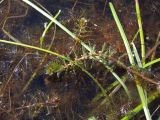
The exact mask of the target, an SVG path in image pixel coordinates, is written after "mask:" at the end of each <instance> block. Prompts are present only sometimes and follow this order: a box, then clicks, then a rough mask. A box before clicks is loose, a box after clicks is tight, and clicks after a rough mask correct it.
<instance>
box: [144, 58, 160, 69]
mask: <svg viewBox="0 0 160 120" xmlns="http://www.w3.org/2000/svg"><path fill="white" fill-rule="evenodd" d="M158 62H160V58H157V59H155V60H152V61H150V62H148V63H146V64H145V65H144V66H143V68H146V67H149V66H151V65H153V64H155V63H158Z"/></svg>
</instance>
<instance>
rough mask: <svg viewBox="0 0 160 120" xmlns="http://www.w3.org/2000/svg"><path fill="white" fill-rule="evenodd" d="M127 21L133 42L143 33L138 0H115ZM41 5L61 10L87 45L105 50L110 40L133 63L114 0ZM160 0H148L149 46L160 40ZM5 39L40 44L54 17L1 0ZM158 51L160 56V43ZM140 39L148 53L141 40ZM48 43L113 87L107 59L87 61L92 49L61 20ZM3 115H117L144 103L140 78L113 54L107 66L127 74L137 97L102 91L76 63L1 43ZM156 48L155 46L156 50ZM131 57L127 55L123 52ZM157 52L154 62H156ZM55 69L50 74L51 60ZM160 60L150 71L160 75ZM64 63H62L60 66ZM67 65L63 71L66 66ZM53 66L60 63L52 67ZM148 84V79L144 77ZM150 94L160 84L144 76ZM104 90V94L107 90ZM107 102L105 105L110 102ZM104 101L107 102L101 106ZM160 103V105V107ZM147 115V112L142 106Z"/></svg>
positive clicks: (55, 119)
mask: <svg viewBox="0 0 160 120" xmlns="http://www.w3.org/2000/svg"><path fill="white" fill-rule="evenodd" d="M111 2H112V3H113V4H114V7H115V9H116V11H117V14H118V16H119V19H120V21H121V23H122V25H123V27H124V30H125V32H126V35H127V37H128V40H129V42H131V41H132V39H133V37H134V36H135V34H136V32H137V31H138V24H137V17H136V11H135V3H134V1H129V0H118V1H117V0H111ZM34 3H35V4H36V5H38V6H40V7H42V6H43V7H44V8H46V9H47V10H48V12H49V14H52V15H53V16H54V15H55V14H56V13H57V12H58V10H61V13H60V15H59V16H58V17H57V20H58V21H60V23H62V24H63V25H64V26H66V27H67V28H68V29H69V30H71V31H72V32H73V33H74V34H75V35H77V36H78V37H79V38H80V39H81V40H82V41H83V42H84V43H86V44H88V45H91V46H95V50H96V51H97V52H98V51H100V50H101V49H102V46H103V45H104V43H106V46H107V52H108V53H107V54H109V53H110V55H111V56H112V57H113V58H115V59H116V60H118V59H119V60H121V62H122V63H124V64H125V65H126V66H129V61H128V58H127V56H126V55H125V53H126V50H125V47H124V44H123V41H122V38H121V36H120V33H119V31H118V29H117V26H116V23H115V21H114V19H113V16H112V14H111V11H110V9H109V5H108V1H106V0H86V1H84V0H65V1H64V0H45V1H44V0H36V1H35V0H34ZM159 7H160V1H158V0H142V1H140V8H141V15H142V20H143V29H144V34H145V41H146V43H145V44H146V51H147V52H148V51H150V50H151V49H152V48H154V47H155V46H156V45H155V44H156V40H157V36H158V34H159V32H160V29H159V28H160V9H159ZM0 21H1V22H0V27H1V29H0V39H5V40H9V41H14V42H20V43H25V44H29V45H33V46H37V47H40V37H41V35H42V33H43V31H44V29H45V25H46V24H48V23H49V22H50V21H49V20H48V19H47V18H45V17H44V16H43V15H41V14H40V13H38V12H37V11H36V10H34V9H33V8H31V7H30V6H28V5H27V4H25V3H23V2H21V1H18V0H12V1H10V0H5V1H2V2H1V3H0ZM157 43H158V45H157V47H155V49H154V50H153V51H154V54H152V57H153V56H154V58H158V57H160V47H159V42H157ZM135 45H136V46H137V48H138V50H139V51H140V49H139V48H140V43H139V38H137V39H136V40H135ZM42 48H44V49H50V50H51V51H54V52H56V53H59V54H61V55H64V56H68V57H69V58H71V59H72V60H74V59H77V61H78V60H79V61H78V62H79V64H80V65H81V66H83V67H84V68H85V69H86V70H87V71H88V72H89V73H90V74H91V75H93V77H95V78H96V79H97V80H98V82H99V83H100V84H101V85H102V86H103V87H104V88H107V89H108V86H110V85H111V83H113V82H114V81H116V79H115V78H114V77H113V75H112V74H111V73H110V72H109V70H106V68H105V67H104V66H103V65H102V64H101V63H99V62H97V61H93V60H89V59H84V58H82V55H84V54H85V52H86V51H85V50H83V49H84V48H82V47H81V45H80V44H79V43H78V42H75V41H73V39H72V38H71V37H69V36H68V35H67V34H66V33H65V32H64V31H63V30H61V29H60V28H59V27H57V26H55V25H54V24H53V25H52V26H51V27H50V28H49V30H48V31H47V33H46V35H45V37H44V42H43V46H42ZM0 50H1V51H0V119H4V120H13V119H18V120H84V119H88V118H89V117H91V116H94V117H95V118H96V119H97V120H106V119H107V120H117V119H120V118H122V117H123V116H124V115H125V114H126V113H127V112H128V111H130V110H132V109H133V108H134V107H136V106H137V105H138V104H139V103H140V99H139V96H138V92H137V90H136V86H135V81H134V80H133V78H132V75H131V74H130V73H129V72H128V71H127V69H125V68H123V67H121V66H119V65H117V64H116V63H114V62H113V61H110V60H107V59H106V61H107V64H108V65H109V66H111V68H112V69H113V70H114V71H115V72H116V73H117V74H118V75H119V76H120V77H123V76H124V75H126V76H127V82H126V84H127V86H128V88H129V91H130V92H131V99H128V97H127V94H126V93H125V92H124V90H123V89H122V88H119V89H118V90H117V91H115V92H114V91H113V90H115V89H114V87H112V89H109V90H107V94H109V95H110V97H109V98H108V97H106V98H105V97H100V98H99V99H98V100H97V101H96V100H95V99H96V98H97V96H99V94H100V93H101V90H100V88H99V87H98V86H97V84H96V83H95V82H94V80H93V79H92V78H91V77H89V76H88V75H87V74H86V73H85V72H84V71H82V70H81V69H80V68H78V67H77V66H75V65H72V64H71V63H69V62H68V61H65V60H62V59H60V58H58V57H56V56H53V55H50V54H46V53H42V52H40V51H36V50H32V49H29V48H24V47H20V46H14V45H9V44H4V43H0ZM148 53H149V52H148ZM122 56H123V57H122ZM150 59H151V57H150V56H149V57H148V58H147V60H148V61H149V60H150ZM52 65H53V66H54V68H53V69H56V70H57V71H56V70H54V73H51V74H46V70H50V68H49V67H50V66H51V67H52ZM159 65H160V63H157V64H155V65H153V66H152V68H151V69H150V71H148V70H146V73H147V77H149V78H153V79H155V80H156V81H157V82H158V80H160V79H159V77H160V67H159ZM55 66H56V67H55ZM62 66H63V69H61V70H59V68H60V67H62ZM51 69H52V68H51ZM146 73H144V74H146ZM142 83H143V81H142ZM143 87H144V88H145V89H146V90H147V91H148V92H149V93H150V94H151V93H152V92H154V91H155V90H156V89H155V85H153V84H150V83H148V82H146V81H145V82H144V86H143ZM101 96H102V95H101ZM104 99H105V100H106V101H105V104H103V102H104ZM101 104H102V105H101ZM159 104H160V103H159V99H158V98H157V99H156V100H155V101H154V102H152V104H151V105H150V111H151V113H153V112H154V114H153V119H157V118H158V117H159V118H160V116H159V115H158V114H160V109H159V108H158V106H159ZM156 109H157V110H156ZM136 117H138V118H139V119H144V118H145V116H144V113H143V112H139V113H138V114H137V116H135V119H136Z"/></svg>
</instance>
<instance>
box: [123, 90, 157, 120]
mask: <svg viewBox="0 0 160 120" xmlns="http://www.w3.org/2000/svg"><path fill="white" fill-rule="evenodd" d="M158 97H160V93H159V91H156V92H154V93H152V95H151V96H150V97H148V103H151V102H152V101H154V100H155V99H156V98H158ZM142 108H143V105H142V104H140V105H138V106H137V107H135V108H134V109H133V110H131V111H129V112H128V113H127V115H125V116H124V117H123V118H122V119H121V120H129V119H131V118H132V117H134V116H135V115H136V114H137V113H139V112H140V111H141V110H142Z"/></svg>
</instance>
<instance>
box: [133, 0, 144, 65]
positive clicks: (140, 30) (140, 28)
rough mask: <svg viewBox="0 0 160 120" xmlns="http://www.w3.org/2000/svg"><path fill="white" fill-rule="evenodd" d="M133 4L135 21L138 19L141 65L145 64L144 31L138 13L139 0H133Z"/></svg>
mask: <svg viewBox="0 0 160 120" xmlns="http://www.w3.org/2000/svg"><path fill="white" fill-rule="evenodd" d="M135 6H136V13H137V21H138V26H139V32H140V40H141V56H142V65H145V43H144V33H143V28H142V19H141V13H140V8H139V2H138V0H135Z"/></svg>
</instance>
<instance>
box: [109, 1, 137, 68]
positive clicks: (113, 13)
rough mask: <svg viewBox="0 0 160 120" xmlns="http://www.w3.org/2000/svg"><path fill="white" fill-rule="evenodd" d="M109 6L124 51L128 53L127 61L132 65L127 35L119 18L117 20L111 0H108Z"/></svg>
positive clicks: (132, 59) (132, 60)
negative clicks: (109, 0)
mask: <svg viewBox="0 0 160 120" xmlns="http://www.w3.org/2000/svg"><path fill="white" fill-rule="evenodd" d="M109 7H110V9H111V12H112V15H113V17H114V20H115V22H116V24H117V27H118V29H119V32H120V34H121V37H122V40H123V43H124V45H125V48H126V51H127V54H128V58H129V61H130V63H131V65H134V64H135V63H134V58H133V55H132V52H131V48H130V45H129V42H128V39H127V36H126V34H125V32H124V29H123V27H122V25H121V23H120V20H119V18H118V16H117V13H116V10H115V9H114V6H113V4H112V3H111V2H109Z"/></svg>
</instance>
